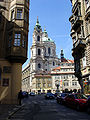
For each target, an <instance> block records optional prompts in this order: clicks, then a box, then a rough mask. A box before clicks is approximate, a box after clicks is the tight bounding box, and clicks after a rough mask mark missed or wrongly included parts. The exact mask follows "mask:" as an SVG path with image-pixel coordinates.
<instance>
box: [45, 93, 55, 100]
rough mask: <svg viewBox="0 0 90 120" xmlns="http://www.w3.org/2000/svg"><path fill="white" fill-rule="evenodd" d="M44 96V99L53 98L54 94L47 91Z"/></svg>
mask: <svg viewBox="0 0 90 120" xmlns="http://www.w3.org/2000/svg"><path fill="white" fill-rule="evenodd" d="M45 98H46V99H54V98H55V96H54V94H53V93H47V94H45Z"/></svg>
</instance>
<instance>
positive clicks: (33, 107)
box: [0, 95, 90, 120]
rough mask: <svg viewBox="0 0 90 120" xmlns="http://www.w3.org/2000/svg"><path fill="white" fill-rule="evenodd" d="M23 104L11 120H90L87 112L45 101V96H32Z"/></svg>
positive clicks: (52, 101)
mask: <svg viewBox="0 0 90 120" xmlns="http://www.w3.org/2000/svg"><path fill="white" fill-rule="evenodd" d="M23 103H24V105H23V106H22V107H21V109H20V110H18V111H17V112H16V113H15V114H13V115H12V116H11V117H10V118H9V119H10V120H50V119H51V120H90V115H88V114H87V113H86V112H85V111H84V112H78V111H76V110H74V109H71V108H68V107H66V106H63V105H60V104H58V103H57V102H56V100H45V98H44V96H43V95H36V96H30V97H29V98H26V99H24V100H23ZM0 120H2V119H0ZM4 120H7V119H4Z"/></svg>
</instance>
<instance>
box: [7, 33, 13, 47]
mask: <svg viewBox="0 0 90 120" xmlns="http://www.w3.org/2000/svg"><path fill="white" fill-rule="evenodd" d="M12 39H13V33H12V32H10V33H9V34H8V47H11V46H12Z"/></svg>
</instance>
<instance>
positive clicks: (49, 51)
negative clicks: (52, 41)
mask: <svg viewBox="0 0 90 120" xmlns="http://www.w3.org/2000/svg"><path fill="white" fill-rule="evenodd" d="M48 54H49V55H50V54H51V49H50V47H49V48H48Z"/></svg>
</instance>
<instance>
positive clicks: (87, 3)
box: [85, 0, 90, 8]
mask: <svg viewBox="0 0 90 120" xmlns="http://www.w3.org/2000/svg"><path fill="white" fill-rule="evenodd" d="M85 1H86V7H87V8H88V7H89V6H90V3H89V0H85Z"/></svg>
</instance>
